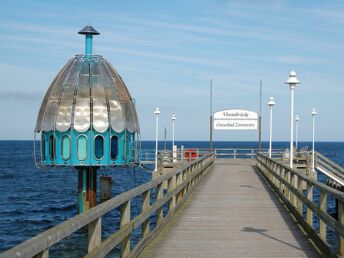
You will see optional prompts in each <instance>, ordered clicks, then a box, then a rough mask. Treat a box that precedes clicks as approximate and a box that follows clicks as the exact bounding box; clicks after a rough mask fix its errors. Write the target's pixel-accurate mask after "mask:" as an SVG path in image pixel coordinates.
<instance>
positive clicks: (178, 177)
mask: <svg viewBox="0 0 344 258" xmlns="http://www.w3.org/2000/svg"><path fill="white" fill-rule="evenodd" d="M182 177H183V173H182V172H179V173H178V174H177V175H176V185H177V186H179V185H180V184H181V183H182V180H183V179H182ZM182 198H183V191H182V190H180V191H179V192H178V193H177V196H176V203H177V204H178V203H179V202H180V201H181V200H182Z"/></svg>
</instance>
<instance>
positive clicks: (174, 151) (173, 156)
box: [171, 114, 177, 162]
mask: <svg viewBox="0 0 344 258" xmlns="http://www.w3.org/2000/svg"><path fill="white" fill-rule="evenodd" d="M176 119H177V118H176V115H175V114H173V115H172V117H171V120H172V158H173V162H176V161H177V160H176V159H175V158H176V157H177V155H176V154H177V153H176V151H177V148H175V147H174V123H175V121H176Z"/></svg>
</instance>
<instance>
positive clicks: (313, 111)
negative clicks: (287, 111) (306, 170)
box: [312, 108, 317, 172]
mask: <svg viewBox="0 0 344 258" xmlns="http://www.w3.org/2000/svg"><path fill="white" fill-rule="evenodd" d="M316 115H317V112H316V111H315V108H313V109H312V120H313V137H312V169H313V172H314V171H315V167H314V163H315V161H314V158H315V153H314V138H315V116H316Z"/></svg>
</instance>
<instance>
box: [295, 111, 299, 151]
mask: <svg viewBox="0 0 344 258" xmlns="http://www.w3.org/2000/svg"><path fill="white" fill-rule="evenodd" d="M299 121H300V118H299V115H296V117H295V149H296V151H297V149H298V143H299Z"/></svg>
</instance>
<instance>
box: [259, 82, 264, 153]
mask: <svg viewBox="0 0 344 258" xmlns="http://www.w3.org/2000/svg"><path fill="white" fill-rule="evenodd" d="M262 82H263V81H262V79H260V83H259V121H258V122H259V132H258V151H259V152H261V151H262Z"/></svg>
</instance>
